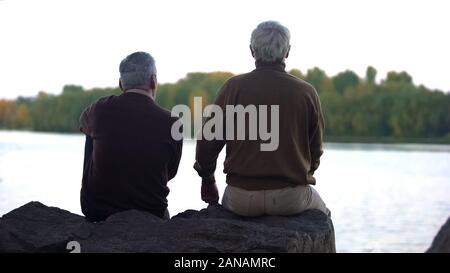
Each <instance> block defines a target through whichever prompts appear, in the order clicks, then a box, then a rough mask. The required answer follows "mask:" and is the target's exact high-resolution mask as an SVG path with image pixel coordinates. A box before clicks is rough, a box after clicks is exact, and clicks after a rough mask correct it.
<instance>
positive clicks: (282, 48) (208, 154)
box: [194, 21, 329, 216]
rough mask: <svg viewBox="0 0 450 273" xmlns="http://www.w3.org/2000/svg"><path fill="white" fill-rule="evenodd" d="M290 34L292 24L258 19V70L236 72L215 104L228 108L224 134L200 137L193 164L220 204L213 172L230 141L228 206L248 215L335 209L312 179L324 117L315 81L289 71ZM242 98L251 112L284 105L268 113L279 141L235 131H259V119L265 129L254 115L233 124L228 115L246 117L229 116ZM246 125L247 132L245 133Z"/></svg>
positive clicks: (210, 198)
mask: <svg viewBox="0 0 450 273" xmlns="http://www.w3.org/2000/svg"><path fill="white" fill-rule="evenodd" d="M289 40H290V33H289V30H288V29H287V28H286V27H284V26H282V25H280V24H279V23H277V22H273V21H268V22H263V23H261V24H259V25H258V27H257V28H256V29H255V30H254V31H253V33H252V35H251V44H250V49H251V53H252V55H253V57H254V58H255V60H256V69H255V70H253V71H252V72H250V73H247V74H243V75H239V76H236V77H233V78H231V79H230V80H228V81H227V82H226V83H225V84H224V86H223V87H222V89H221V90H220V92H219V94H218V96H217V98H216V101H215V105H218V106H219V107H220V108H221V109H222V112H223V113H225V114H224V115H223V119H224V120H223V122H224V124H225V126H224V127H225V129H224V137H222V138H221V139H213V140H207V139H205V138H203V139H201V140H198V141H197V152H196V163H195V165H194V168H195V169H196V170H197V172H198V174H199V175H200V176H201V177H202V190H201V193H202V199H203V200H204V201H205V202H207V203H210V204H214V203H217V202H218V200H219V196H218V191H217V187H216V184H215V179H214V171H215V169H216V161H217V157H218V154H219V153H220V151H221V150H222V148H223V147H224V145H226V159H225V163H224V172H225V173H226V174H227V177H226V182H227V184H228V185H227V187H226V189H225V193H224V196H223V199H222V204H223V206H225V207H226V208H228V209H230V210H231V211H233V212H235V213H237V214H240V215H244V216H258V215H263V214H270V215H291V214H296V213H299V212H301V211H303V210H306V209H319V210H322V211H323V212H324V213H326V214H329V210H328V209H327V207H326V206H325V203H324V202H323V201H322V199H321V197H320V196H319V194H318V193H317V191H316V190H315V189H314V188H313V187H312V186H311V185H314V184H315V183H316V180H315V178H314V176H313V175H314V172H315V171H316V170H317V168H318V167H319V162H320V156H321V155H322V153H323V150H322V134H323V130H324V120H323V116H322V110H321V105H320V100H319V96H318V94H317V92H316V90H315V89H314V87H312V86H311V85H310V84H308V83H307V82H305V81H303V80H301V79H298V78H296V77H294V76H292V75H290V74H288V73H286V71H285V63H284V62H285V59H286V58H287V57H288V54H289V50H290V44H289ZM237 105H240V106H241V109H242V106H243V107H245V109H247V110H248V111H247V112H246V113H245V114H251V113H257V112H256V110H254V111H251V109H252V107H253V108H255V106H256V107H258V108H260V109H271V108H273V109H274V110H277V111H275V112H273V113H272V112H269V113H268V115H266V117H269V116H270V115H269V114H271V115H272V118H267V120H269V121H274V122H272V124H269V125H268V127H270V128H272V130H278V131H276V132H275V133H276V134H275V135H276V136H277V139H276V142H274V143H273V144H274V145H272V146H273V147H272V148H270V149H262V147H263V146H262V145H265V144H267V143H265V142H266V141H265V140H266V139H261V138H260V139H255V138H253V139H249V138H247V139H242V138H241V139H236V138H234V139H230V138H229V134H227V131H230V130H232V131H233V132H237V134H240V135H241V136H249V135H252V126H253V128H254V129H253V130H255V129H256V128H257V127H256V124H258V125H259V127H260V128H259V130H260V133H261V116H259V117H258V118H260V120H259V122H257V121H255V122H247V123H245V127H243V126H236V124H234V125H233V126H234V127H233V128H230V127H229V123H228V121H230V120H231V121H233V120H234V121H237V122H239V116H238V115H235V116H233V115H234V113H233V115H231V116H230V113H229V112H228V111H227V110H228V109H229V106H237ZM262 106H264V107H266V108H264V107H262ZM267 106H270V107H268V108H267ZM273 109H272V110H273ZM259 113H261V111H260V112H259ZM275 114H276V116H274V115H275ZM241 116H242V115H241ZM273 117H278V119H273ZM211 118H212V117H211ZM208 121H209V120H206V122H205V124H206V123H207V122H208ZM244 121H245V120H244ZM263 125H265V124H263ZM268 127H265V128H268ZM239 128H241V129H239ZM242 128H244V129H245V132H239V130H242ZM225 135H226V137H225ZM250 138H251V137H250ZM209 139H210V138H209Z"/></svg>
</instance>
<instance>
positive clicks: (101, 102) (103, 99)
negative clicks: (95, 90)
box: [91, 95, 118, 107]
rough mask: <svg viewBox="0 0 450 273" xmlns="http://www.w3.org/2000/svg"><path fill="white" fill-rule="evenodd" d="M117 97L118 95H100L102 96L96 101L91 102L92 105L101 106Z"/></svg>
mask: <svg viewBox="0 0 450 273" xmlns="http://www.w3.org/2000/svg"><path fill="white" fill-rule="evenodd" d="M117 97H118V96H116V95H110V96H104V97H100V98H98V99H97V100H96V101H94V102H93V103H92V104H91V107H101V106H104V105H108V104H110V103H111V102H112V101H114V100H115V99H116V98H117Z"/></svg>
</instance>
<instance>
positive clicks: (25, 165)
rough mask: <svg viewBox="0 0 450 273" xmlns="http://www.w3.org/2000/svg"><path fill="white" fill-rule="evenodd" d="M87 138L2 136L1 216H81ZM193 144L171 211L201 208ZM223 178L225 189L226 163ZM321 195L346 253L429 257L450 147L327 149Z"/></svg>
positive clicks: (444, 203)
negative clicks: (41, 210) (37, 209)
mask: <svg viewBox="0 0 450 273" xmlns="http://www.w3.org/2000/svg"><path fill="white" fill-rule="evenodd" d="M83 148H84V138H83V136H81V135H70V134H44V133H30V132H10V131H0V215H3V214H4V213H7V212H8V211H10V210H12V209H14V208H16V207H18V206H21V205H23V204H25V203H27V202H29V201H31V200H37V201H40V202H42V203H44V204H46V205H49V206H58V207H61V208H64V209H66V210H69V211H71V212H74V213H78V214H81V211H80V207H79V190H80V183H81V171H82V159H83ZM194 153H195V143H194V142H192V141H186V142H185V145H184V150H183V157H182V161H181V164H180V168H179V171H178V174H177V177H176V178H175V179H174V180H172V181H170V182H169V186H170V188H171V193H170V195H169V210H170V213H171V215H175V214H177V213H179V212H181V211H184V210H186V209H188V208H191V209H201V208H203V207H205V203H203V202H202V201H201V200H200V180H199V179H198V177H197V176H196V173H195V171H194V170H193V168H192V165H193V164H194V155H195V154H194ZM224 156H225V154H224V153H222V154H221V155H220V156H219V163H218V166H220V170H219V171H218V172H217V173H216V177H217V181H218V186H219V190H220V193H221V194H222V193H223V189H224V187H225V182H224V179H225V176H224V175H223V174H222V172H221V169H222V166H223V165H222V162H223V159H224ZM321 161H322V163H321V166H320V168H319V170H318V171H317V173H316V178H317V186H316V189H317V190H318V191H319V193H320V194H321V195H322V197H323V199H324V200H325V202H326V203H327V205H328V207H329V208H330V209H331V211H332V219H333V222H334V225H335V230H336V247H337V250H338V251H339V252H424V251H425V250H426V249H427V248H428V247H429V245H430V243H431V241H432V239H433V237H434V235H435V234H436V233H437V231H438V230H439V228H440V226H441V225H442V224H443V223H444V222H445V220H446V219H447V217H449V216H450V146H449V145H416V144H395V145H381V144H333V143H329V144H326V146H325V153H324V155H323V157H322V160H321Z"/></svg>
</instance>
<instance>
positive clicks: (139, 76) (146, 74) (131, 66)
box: [119, 52, 156, 90]
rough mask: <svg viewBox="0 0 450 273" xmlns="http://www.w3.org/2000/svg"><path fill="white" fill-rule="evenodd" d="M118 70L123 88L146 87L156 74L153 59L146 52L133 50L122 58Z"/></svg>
mask: <svg viewBox="0 0 450 273" xmlns="http://www.w3.org/2000/svg"><path fill="white" fill-rule="evenodd" d="M119 71H120V82H121V84H122V88H123V89H124V90H127V89H132V88H143V87H147V86H149V85H150V82H151V79H152V77H154V76H156V66H155V60H154V59H153V57H152V56H151V55H150V54H148V53H146V52H135V53H133V54H130V55H128V56H127V57H126V58H125V59H123V60H122V62H121V63H120V67H119Z"/></svg>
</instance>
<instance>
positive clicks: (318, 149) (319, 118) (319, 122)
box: [309, 90, 325, 174]
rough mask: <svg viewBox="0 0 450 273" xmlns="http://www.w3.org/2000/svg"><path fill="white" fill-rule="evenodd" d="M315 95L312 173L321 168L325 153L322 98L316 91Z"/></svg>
mask: <svg viewBox="0 0 450 273" xmlns="http://www.w3.org/2000/svg"><path fill="white" fill-rule="evenodd" d="M314 92H315V96H314V99H313V115H312V120H311V121H310V128H309V131H310V153H311V169H310V173H311V174H314V172H315V171H316V170H317V169H318V168H319V165H320V157H321V156H322V154H323V147H322V141H323V131H324V129H325V121H324V118H323V113H322V106H321V104H320V98H319V95H318V94H317V91H315V90H314Z"/></svg>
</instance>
